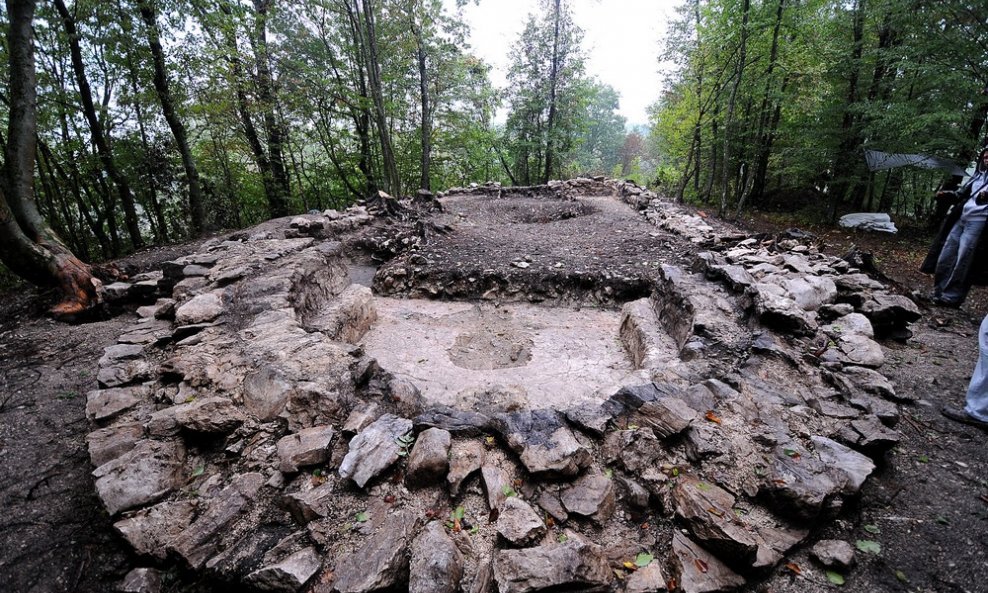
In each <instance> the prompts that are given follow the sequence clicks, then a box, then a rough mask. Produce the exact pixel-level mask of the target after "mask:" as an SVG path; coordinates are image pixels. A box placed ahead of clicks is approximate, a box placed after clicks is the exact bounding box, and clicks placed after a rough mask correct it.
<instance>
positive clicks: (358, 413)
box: [343, 402, 381, 434]
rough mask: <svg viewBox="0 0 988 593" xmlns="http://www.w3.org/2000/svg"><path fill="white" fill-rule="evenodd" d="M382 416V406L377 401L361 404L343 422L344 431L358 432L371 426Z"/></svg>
mask: <svg viewBox="0 0 988 593" xmlns="http://www.w3.org/2000/svg"><path fill="white" fill-rule="evenodd" d="M380 416H381V410H380V406H378V405H377V403H376V402H370V403H363V404H360V405H358V406H357V407H355V408H354V409H353V410H352V411H351V412H350V415H349V416H347V419H346V422H344V423H343V432H344V433H349V434H357V433H358V432H360V431H361V430H363V429H365V428H367V427H368V426H370V425H371V424H372V423H373V422H374V421H375V420H377V419H378V418H379V417H380Z"/></svg>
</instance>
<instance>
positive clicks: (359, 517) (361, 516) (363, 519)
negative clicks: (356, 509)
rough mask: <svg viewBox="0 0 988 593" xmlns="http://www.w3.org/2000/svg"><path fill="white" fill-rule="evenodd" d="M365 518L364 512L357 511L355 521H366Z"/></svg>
mask: <svg viewBox="0 0 988 593" xmlns="http://www.w3.org/2000/svg"><path fill="white" fill-rule="evenodd" d="M367 518H368V517H367V513H366V512H360V513H357V523H366V522H367Z"/></svg>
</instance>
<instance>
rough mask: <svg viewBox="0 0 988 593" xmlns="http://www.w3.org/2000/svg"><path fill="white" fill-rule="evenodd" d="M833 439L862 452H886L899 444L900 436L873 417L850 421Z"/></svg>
mask: <svg viewBox="0 0 988 593" xmlns="http://www.w3.org/2000/svg"><path fill="white" fill-rule="evenodd" d="M834 438H836V439H837V440H839V441H841V442H842V443H846V444H847V445H850V446H852V447H854V448H856V449H860V450H862V451H871V452H880V451H887V450H888V449H891V448H892V447H894V446H896V445H897V444H899V441H900V440H901V439H902V436H901V435H900V434H899V433H898V432H896V431H895V430H892V429H891V428H888V427H886V426H885V425H883V424H882V423H881V421H880V420H879V419H878V418H876V417H874V416H866V417H864V418H859V419H857V420H852V421H851V424H850V426H845V427H843V428H841V429H840V431H838V432H837V434H836V435H834Z"/></svg>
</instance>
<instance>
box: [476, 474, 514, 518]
mask: <svg viewBox="0 0 988 593" xmlns="http://www.w3.org/2000/svg"><path fill="white" fill-rule="evenodd" d="M480 474H481V476H482V477H483V478H484V489H485V490H487V506H488V507H489V508H490V509H491V510H492V511H494V510H498V509H500V508H501V505H503V504H504V501H505V499H507V498H508V493H510V492H511V491H513V490H514V489H513V488H512V487H511V475H510V474H508V472H506V471H505V470H503V469H501V468H500V467H497V466H494V465H485V466H484V467H482V468H480Z"/></svg>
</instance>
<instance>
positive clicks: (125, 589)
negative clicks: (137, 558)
mask: <svg viewBox="0 0 988 593" xmlns="http://www.w3.org/2000/svg"><path fill="white" fill-rule="evenodd" d="M161 587H162V582H161V572H160V571H158V570H156V569H154V568H135V569H133V570H131V571H130V572H128V573H127V576H125V577H124V580H123V582H122V583H120V586H119V587H117V591H120V593H160V592H161Z"/></svg>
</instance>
